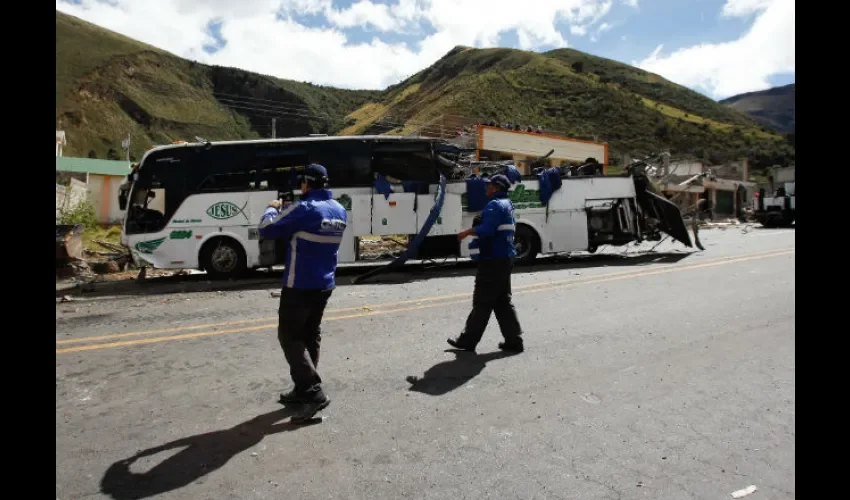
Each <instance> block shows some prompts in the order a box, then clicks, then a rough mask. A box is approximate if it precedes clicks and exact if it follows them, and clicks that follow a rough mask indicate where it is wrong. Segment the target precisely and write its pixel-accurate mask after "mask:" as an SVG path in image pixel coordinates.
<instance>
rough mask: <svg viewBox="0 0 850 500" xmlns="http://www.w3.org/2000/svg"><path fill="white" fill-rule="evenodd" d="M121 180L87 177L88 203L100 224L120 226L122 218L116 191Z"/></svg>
mask: <svg viewBox="0 0 850 500" xmlns="http://www.w3.org/2000/svg"><path fill="white" fill-rule="evenodd" d="M123 180H124V178H123V177H118V176H114V175H97V174H90V175H89V186H88V188H89V201H91V202H92V205H94V213H95V214H96V215H97V220H98V221H99V222H100V223H101V224H120V223H121V220H122V219H123V218H124V212H122V211H121V208H120V207H119V206H118V191H119V187H120V186H121V182H123Z"/></svg>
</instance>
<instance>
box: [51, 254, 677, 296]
mask: <svg viewBox="0 0 850 500" xmlns="http://www.w3.org/2000/svg"><path fill="white" fill-rule="evenodd" d="M691 253H693V252H652V253H642V254H631V255H629V254H613V253H611V254H607V253H606V254H593V255H582V256H572V257H569V258H568V257H543V258H538V259H537V260H536V261H535V262H534V263H532V264H526V265H517V266H516V267H514V274H524V273H535V272H546V271H555V270H564V269H583V268H595V267H610V266H646V265H651V264H658V263H668V264H669V263H675V262H678V261H680V260H682V259H684V258H686V257H687V256H688V255H690V254H691ZM376 267H379V266H353V267H340V268H339V269H338V270H337V279H336V281H337V286H356V285H354V284H353V283H352V281H353V280H354V279H355V278H356V277H357V276H360V275H361V274H364V273H366V272H368V271H370V270H372V269H375V268H376ZM403 271H404V272H399V271H390V272H386V273H383V274H378V275H375V276H374V277H372V278H371V279H369V280H367V281H365V282H364V284H367V285H397V284H401V283H412V282H416V281H425V280H429V279H435V278H447V277H459V276H472V275H474V274H475V263H474V262H472V261H458V262H454V261H450V262H447V263H445V264H408V265H406V266H405V267H404V268H403ZM281 276H282V272H281V271H264V270H263V271H259V270H257V271H252V272H250V273H249V274H248V275H247V276H246V277H245V278H244V279H240V280H232V281H210V280H209V279H208V278H207V277H206V275H190V276H167V277H158V278H148V279H147V280H146V281H145V282H144V283H140V284H137V283H133V282H126V281H125V282H120V283H118V284H115V285H113V284H109V283H98V284H95V289H94V290H93V291H87V292H85V293H83V296H90V297H96V296H98V295H101V296H103V295H108V296H115V297H120V296H128V295H158V294H170V293H198V292H214V291H223V290H231V291H249V290H269V289H276V288H279V286H280V280H281ZM63 293H64V292H63Z"/></svg>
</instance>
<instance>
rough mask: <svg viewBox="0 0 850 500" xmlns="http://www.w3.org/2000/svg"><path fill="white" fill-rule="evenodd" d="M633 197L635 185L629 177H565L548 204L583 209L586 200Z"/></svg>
mask: <svg viewBox="0 0 850 500" xmlns="http://www.w3.org/2000/svg"><path fill="white" fill-rule="evenodd" d="M635 196H636V194H635V183H634V180H633V179H632V178H631V177H585V178H582V177H567V178H565V179H564V181H563V184H562V185H561V189H559V190H558V192H557V193H555V194H554V195H553V196H552V201H551V202H550V203H556V204H558V208H569V209H584V207H585V201H586V200H614V199H619V198H634V197H635Z"/></svg>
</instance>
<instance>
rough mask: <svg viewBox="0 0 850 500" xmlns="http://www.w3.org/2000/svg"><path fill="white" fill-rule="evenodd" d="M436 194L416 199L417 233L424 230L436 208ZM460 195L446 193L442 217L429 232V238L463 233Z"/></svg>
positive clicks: (419, 196)
mask: <svg viewBox="0 0 850 500" xmlns="http://www.w3.org/2000/svg"><path fill="white" fill-rule="evenodd" d="M435 196H436V194H420V195H417V197H416V233H419V231H421V230H422V227H423V226H424V225H425V221H426V220H427V219H428V215H430V213H431V209H432V208H433V207H434V203H435V201H436V200H435V199H434V197H435ZM460 196H461V195H459V194H453V193H446V198H445V200H444V201H443V208H442V210H440V215H439V216H437V221H436V222H435V223H434V225H433V226H432V227H431V230H430V231H429V232H428V236H442V235H447V234H457V233H459V232H460V231H461V218H462V217H461V215H462V213H463V209H462V208H461V202H460Z"/></svg>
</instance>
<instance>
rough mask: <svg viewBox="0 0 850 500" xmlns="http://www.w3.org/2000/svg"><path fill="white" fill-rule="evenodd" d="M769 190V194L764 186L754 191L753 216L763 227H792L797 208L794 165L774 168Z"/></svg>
mask: <svg viewBox="0 0 850 500" xmlns="http://www.w3.org/2000/svg"><path fill="white" fill-rule="evenodd" d="M770 191H771V192H772V194H771V195H770V196H768V193H767V189H765V188H761V189H759V191H758V192H757V193H754V195H753V201H752V204H753V205H752V209H753V218H755V219H756V220H757V221H758V222H759V223H760V224H761V225H762V226H764V227H792V226H793V225H794V221H795V219H796V209H797V199H796V196H795V195H796V177H795V171H794V167H787V168H784V169H775V170H774V171H773V173H772V175H771V176H770Z"/></svg>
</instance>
